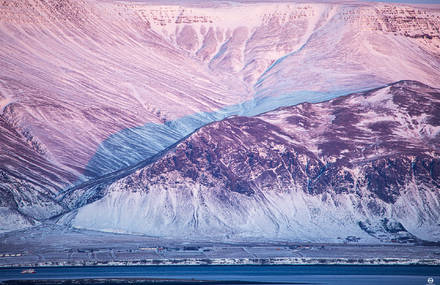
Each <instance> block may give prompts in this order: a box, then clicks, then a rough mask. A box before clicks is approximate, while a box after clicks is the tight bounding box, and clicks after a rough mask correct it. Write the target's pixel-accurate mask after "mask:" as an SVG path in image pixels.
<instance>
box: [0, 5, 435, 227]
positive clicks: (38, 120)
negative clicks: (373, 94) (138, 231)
mask: <svg viewBox="0 0 440 285" xmlns="http://www.w3.org/2000/svg"><path fill="white" fill-rule="evenodd" d="M303 2H304V1H301V2H300V3H283V2H281V3H276V2H271V3H263V2H261V3H259V2H256V3H239V2H230V3H226V2H224V3H217V2H206V1H203V3H196V2H191V3H185V4H179V5H176V4H158V3H149V2H147V1H130V0H126V1H115V0H105V1H104V0H8V1H1V2H0V144H1V147H0V198H2V199H1V200H0V212H1V216H2V217H5V218H2V219H0V231H7V230H11V229H16V228H20V227H24V226H31V225H33V224H35V223H38V221H42V220H45V219H47V218H50V217H52V216H57V215H59V214H62V213H65V212H66V211H68V210H69V209H71V208H76V207H79V206H82V205H84V204H87V203H89V202H92V201H94V200H96V199H98V198H99V196H95V195H92V197H93V198H92V197H88V196H83V197H81V199H79V198H78V199H73V198H72V199H71V198H68V197H71V196H72V195H80V194H79V193H81V192H80V191H76V190H78V189H84V185H98V184H99V183H98V184H96V181H113V179H116V177H118V178H119V177H122V176H124V175H125V174H126V173H129V172H130V171H131V170H132V169H134V168H136V167H139V166H140V165H144V164H145V160H146V159H148V158H151V157H152V156H154V155H156V154H157V153H159V152H161V151H163V150H164V149H165V148H167V147H170V146H172V145H173V144H174V143H176V142H178V141H179V140H180V139H182V138H184V137H185V136H187V135H189V134H190V133H192V132H193V131H194V130H195V129H197V128H199V127H201V126H203V125H205V124H208V123H211V122H213V121H218V120H221V119H223V118H225V117H227V116H230V115H255V114H259V113H262V112H266V111H269V110H272V109H275V108H278V107H280V106H289V105H294V104H298V103H301V102H304V101H308V102H318V101H323V100H328V99H331V98H335V97H337V96H340V95H344V94H349V93H352V92H354V91H360V90H367V89H370V88H377V87H381V86H384V85H385V84H388V83H389V82H395V81H398V80H404V79H410V80H417V81H420V82H422V83H424V84H428V85H430V86H433V87H439V83H438V78H440V58H439V56H440V47H439V46H440V40H439V26H440V18H439V16H440V12H439V11H440V10H439V7H438V6H430V7H427V6H426V7H414V6H405V5H401V4H388V5H385V4H380V3H357V4H354V3H350V2H347V3H342V4H338V3H336V2H332V3H303ZM138 163H139V164H140V165H137V164H138ZM115 172H117V173H115ZM109 177H111V179H110V178H109ZM109 179H110V180H109ZM84 183H85V184H84ZM92 192H93V191H92ZM60 200H63V201H69V202H68V203H67V204H65V203H60V202H59V201H60ZM72 203H74V205H73V204H72Z"/></svg>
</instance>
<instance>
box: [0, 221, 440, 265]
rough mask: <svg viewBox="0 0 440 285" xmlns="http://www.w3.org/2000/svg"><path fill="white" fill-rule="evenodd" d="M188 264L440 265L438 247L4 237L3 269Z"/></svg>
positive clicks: (82, 235)
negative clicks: (14, 267) (18, 267)
mask: <svg viewBox="0 0 440 285" xmlns="http://www.w3.org/2000/svg"><path fill="white" fill-rule="evenodd" d="M157 264H163V265H172V264H179V265H189V264H426V265H440V247H438V246H434V245H425V246H411V245H394V244H382V245H365V244H363V245H357V244H355V243H348V244H338V245H336V244H299V243H292V242H286V241H281V240H280V241H264V240H249V241H234V240H231V241H226V242H218V243H214V242H210V241H206V242H203V241H197V242H192V241H190V240H184V239H181V240H178V239H177V240H171V239H163V238H155V237H148V236H136V235H122V234H111V233H102V232H93V231H85V230H73V229H69V228H65V227H60V226H56V225H43V226H39V227H34V228H31V229H27V230H22V231H16V232H10V233H4V234H2V235H0V267H10V266H68V265H157Z"/></svg>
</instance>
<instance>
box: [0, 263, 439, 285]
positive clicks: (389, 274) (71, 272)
mask: <svg viewBox="0 0 440 285" xmlns="http://www.w3.org/2000/svg"><path fill="white" fill-rule="evenodd" d="M21 270H22V269H21V268H5V269H0V282H1V281H5V280H19V279H22V280H23V279H84V278H159V279H168V280H170V279H180V280H182V279H186V280H194V281H196V280H204V281H207V282H203V283H202V284H209V281H221V282H216V284H222V282H225V284H234V282H231V281H237V284H238V283H241V282H246V284H330V285H333V284H334V285H336V284H338V285H349V284H350V285H351V284H365V285H367V284H368V285H370V284H375V285H382V284H384V285H385V284H387V285H391V284H399V285H406V284H408V285H417V284H428V281H427V280H428V278H433V280H434V283H433V284H436V280H440V268H439V267H438V266H394V265H393V266H391V265H388V266H375V265H367V266H344V265H312V266H310V265H309V266H274V265H267V266H105V267H67V268H66V267H46V268H37V272H36V273H35V274H32V275H23V274H21V273H20V272H21ZM253 282H255V283H253ZM161 283H162V282H161ZM162 284H167V282H164V283H162ZM173 284H176V283H175V282H174V283H173ZM182 284H185V282H182Z"/></svg>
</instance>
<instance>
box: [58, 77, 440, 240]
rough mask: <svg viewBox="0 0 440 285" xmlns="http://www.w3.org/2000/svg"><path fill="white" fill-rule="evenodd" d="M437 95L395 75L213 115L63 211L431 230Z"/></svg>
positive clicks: (81, 215)
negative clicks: (352, 89) (346, 90)
mask: <svg viewBox="0 0 440 285" xmlns="http://www.w3.org/2000/svg"><path fill="white" fill-rule="evenodd" d="M439 94H440V91H439V90H438V89H433V88H430V87H428V86H426V85H423V84H420V83H418V82H413V81H403V82H398V83H395V84H392V85H389V86H388V87H385V88H380V89H377V90H372V91H369V92H364V93H357V94H353V95H350V96H345V97H339V98H337V99H334V100H331V101H329V102H324V103H318V104H308V103H306V104H301V105H298V106H294V107H286V108H281V109H278V110H275V111H272V112H268V113H265V114H263V115H260V116H256V117H232V118H229V119H226V120H223V121H220V122H216V123H212V124H210V125H208V126H205V127H203V128H201V129H200V130H198V131H197V132H195V133H194V134H193V135H191V136H190V137H189V138H187V139H185V140H184V141H182V142H181V143H179V144H178V145H176V146H175V147H174V148H173V149H171V150H169V151H167V152H166V153H164V154H163V155H162V157H158V158H156V159H155V160H154V161H152V162H151V164H149V165H146V166H142V167H140V168H139V169H138V170H137V171H135V172H133V173H132V174H130V175H127V176H126V177H124V178H120V179H118V180H117V181H115V182H113V183H111V182H108V181H105V182H104V183H102V184H101V185H100V187H97V186H99V185H95V188H94V189H92V190H87V189H82V190H81V189H79V190H80V191H79V192H80V193H82V192H81V191H85V193H89V194H90V193H91V192H93V191H98V192H99V193H98V195H99V196H100V197H102V199H100V200H97V201H95V202H93V203H90V204H88V205H86V206H84V207H81V208H79V209H78V210H75V211H73V212H72V213H70V214H67V215H66V216H65V217H64V218H63V219H61V221H60V222H64V223H69V224H71V225H73V226H75V227H78V228H88V229H99V230H103V231H115V232H129V233H144V234H148V235H153V236H176V235H184V236H186V237H191V238H195V239H196V238H198V237H202V238H213V239H229V238H232V239H242V238H252V237H263V238H268V239H289V240H301V241H319V242H329V241H330V242H336V241H341V240H346V239H347V240H355V239H358V238H360V241H362V242H379V241H381V242H389V241H391V240H394V241H398V242H421V241H422V240H430V241H439V240H440V228H439V225H438V220H439V218H440V154H439V151H440V145H439V143H438V142H439V135H440V132H439V131H440V117H439V115H440V112H439V111H440V97H439ZM94 194H96V193H94ZM72 199H73V200H74V199H81V196H78V197H76V196H75V195H70V196H69V197H67V198H66V199H65V201H63V202H64V203H66V204H74V203H75V202H74V201H73V200H72ZM335 229H337V232H336V231H335Z"/></svg>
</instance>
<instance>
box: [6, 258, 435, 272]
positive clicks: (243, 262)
mask: <svg viewBox="0 0 440 285" xmlns="http://www.w3.org/2000/svg"><path fill="white" fill-rule="evenodd" d="M278 265H281V266H313V265H343V266H369V265H371V266H376V265H380V266H383V265H389V266H394V265H398V266H440V259H425V258H392V257H390V258H358V259H356V258H296V257H287V258H286V257H279V258H277V257H272V258H173V259H145V260H136V261H101V262H99V261H98V262H96V261H75V262H72V261H62V262H59V261H45V262H37V263H12V264H0V269H2V268H28V267H106V266H108V267H113V266H114V267H118V266H278Z"/></svg>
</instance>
